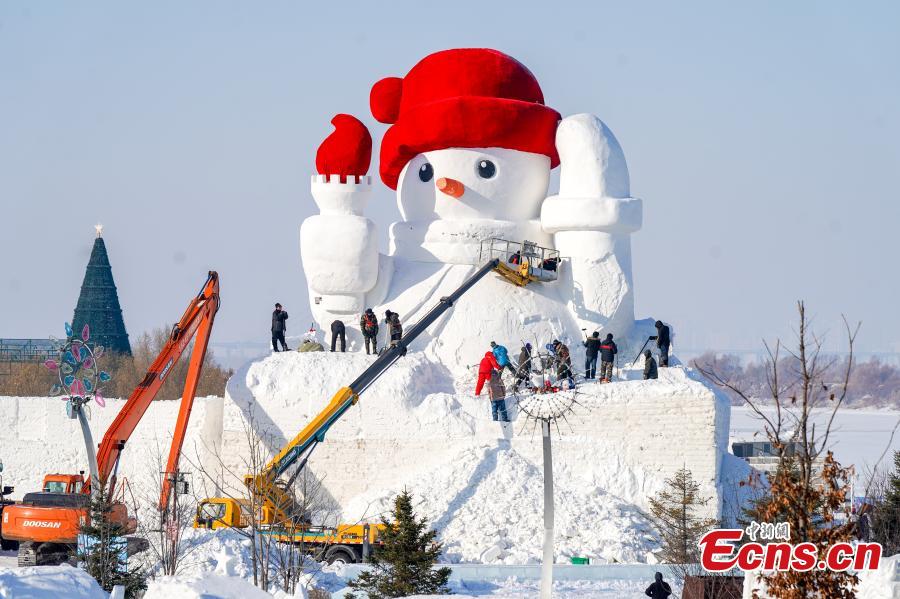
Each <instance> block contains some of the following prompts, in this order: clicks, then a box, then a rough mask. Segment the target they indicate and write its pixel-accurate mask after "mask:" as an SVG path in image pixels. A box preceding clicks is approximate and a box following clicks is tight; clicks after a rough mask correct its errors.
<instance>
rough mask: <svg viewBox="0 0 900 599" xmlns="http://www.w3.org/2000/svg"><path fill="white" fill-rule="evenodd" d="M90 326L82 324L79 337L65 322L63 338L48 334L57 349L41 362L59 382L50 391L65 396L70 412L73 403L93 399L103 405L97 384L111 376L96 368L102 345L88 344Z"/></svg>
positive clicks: (99, 387) (83, 403)
mask: <svg viewBox="0 0 900 599" xmlns="http://www.w3.org/2000/svg"><path fill="white" fill-rule="evenodd" d="M90 337H91V329H90V327H89V326H88V325H84V328H82V329H81V337H76V336H75V332H74V331H73V330H72V325H70V324H69V323H68V322H67V323H66V340H65V341H63V340H61V339H57V338H56V337H53V336H51V337H50V342H51V343H52V344H53V346H54V347H55V348H56V350H57V354H58V355H57V358H56V359H55V360H54V359H49V360H47V361H46V362H44V366H46V367H47V368H48V369H50V370H52V371H55V372H56V373H57V376H58V377H59V382H58V383H55V384H54V385H53V387H51V389H50V395H59V396H60V399H63V400H65V401H66V402H67V403H66V411H67V412H69V413H70V414H71V412H72V407H73V406H82V405H85V404H87V403H88V402H90V401H91V400H94V402H96V404H97V405H98V406H100V407H101V408H102V407H104V406H105V405H106V400H104V399H103V393H102V390H101V385H102V384H104V383H107V382H109V381H110V380H111V379H112V377H111V376H110V375H109V373H108V372H105V371H103V370H100V367H99V366H98V364H97V359H98V358H100V356H102V355H103V352H104V349H103V346H102V345H95V346H94V347H93V348H92V347H91V346H90V345H88V340H89V339H90Z"/></svg>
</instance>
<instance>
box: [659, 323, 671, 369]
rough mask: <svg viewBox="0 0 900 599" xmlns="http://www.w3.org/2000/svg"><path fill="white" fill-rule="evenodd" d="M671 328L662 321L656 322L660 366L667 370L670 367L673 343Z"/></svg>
mask: <svg viewBox="0 0 900 599" xmlns="http://www.w3.org/2000/svg"><path fill="white" fill-rule="evenodd" d="M670 334H671V333H670V331H669V327H668V326H666V325H664V324H663V322H662V321H661V320H657V321H656V347H657V348H659V366H660V367H661V368H665V367H666V366H668V365H669V345H671V343H672V339H671V337H670Z"/></svg>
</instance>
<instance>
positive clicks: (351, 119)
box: [316, 114, 372, 183]
mask: <svg viewBox="0 0 900 599" xmlns="http://www.w3.org/2000/svg"><path fill="white" fill-rule="evenodd" d="M331 124H332V125H334V131H333V132H332V133H331V135H329V136H328V137H326V138H325V141H323V142H322V143H321V145H319V150H318V151H317V152H316V170H317V171H319V174H320V175H340V176H341V183H346V182H347V177H348V176H355V177H362V176H364V175H365V174H366V173H368V172H369V163H370V162H371V160H372V136H371V135H369V130H368V129H366V126H365V125H363V124H362V122H361V121H360V120H359V119H358V118H356V117H355V116H352V115H349V114H338V115H335V117H334V118H333V119H331Z"/></svg>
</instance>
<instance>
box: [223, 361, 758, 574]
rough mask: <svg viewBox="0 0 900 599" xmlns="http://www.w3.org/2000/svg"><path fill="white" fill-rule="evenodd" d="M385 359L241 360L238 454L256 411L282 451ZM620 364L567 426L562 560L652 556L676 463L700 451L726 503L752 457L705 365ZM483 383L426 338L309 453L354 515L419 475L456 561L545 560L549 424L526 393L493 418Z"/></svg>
mask: <svg viewBox="0 0 900 599" xmlns="http://www.w3.org/2000/svg"><path fill="white" fill-rule="evenodd" d="M510 347H511V351H515V349H514V347H515V346H512V345H511V344H510ZM574 349H575V351H576V355H575V357H574V361H575V362H576V364H577V363H578V362H579V361H580V359H581V358H580V356H579V355H578V351H579V350H578V349H577V348H574ZM483 353H484V352H483V351H482V352H481V354H483ZM477 358H480V355H478V356H473V358H472V360H473V362H477ZM371 360H372V357H370V356H366V355H365V354H361V353H358V352H357V353H346V354H341V353H335V354H333V353H330V352H322V353H296V352H291V353H278V354H273V355H271V356H269V357H267V358H265V359H263V360H259V361H256V362H253V363H250V364H248V365H246V366H245V367H244V368H242V369H240V370H239V371H238V372H237V373H235V375H234V376H233V377H232V379H231V381H230V382H229V384H228V388H227V390H226V399H225V407H224V415H223V429H224V432H223V436H222V441H221V448H222V453H223V457H224V458H225V462H226V465H227V466H229V467H230V468H231V469H232V470H236V469H239V468H240V467H241V464H242V450H241V447H242V443H241V440H242V439H243V437H244V426H245V424H244V423H245V422H246V420H247V419H252V421H253V422H254V423H255V425H256V426H257V427H258V428H260V429H261V430H263V431H264V432H265V434H266V437H267V438H268V439H269V449H270V450H271V451H276V450H278V449H280V448H281V447H282V445H283V444H284V443H285V442H286V441H287V440H288V439H290V438H292V437H293V436H294V435H295V434H296V433H297V432H298V431H299V430H301V429H302V427H303V426H305V425H306V423H307V422H309V421H310V420H311V419H312V418H313V416H315V414H317V413H318V412H319V410H321V409H322V407H324V405H325V404H326V403H327V402H328V401H329V400H330V399H331V396H332V395H333V394H334V393H335V392H336V391H337V390H338V389H339V388H340V387H341V386H343V385H346V384H348V383H349V382H350V381H352V380H353V379H354V378H355V377H356V376H357V375H358V374H359V373H361V372H362V371H363V370H364V369H365V367H366V366H368V365H369V364H370V363H371ZM620 375H621V376H622V377H623V378H627V379H631V380H623V381H620V382H616V383H614V384H609V385H600V384H597V383H589V384H583V385H581V386H580V388H579V395H578V401H579V404H580V405H579V406H576V408H575V412H574V413H573V414H569V415H568V417H567V418H568V420H567V421H564V422H560V427H559V430H558V431H554V436H553V447H554V484H555V491H556V495H555V496H556V531H557V536H556V538H557V556H558V560H559V561H565V560H567V559H568V558H569V557H570V556H576V555H577V556H588V557H592V558H595V559H597V560H601V561H618V562H643V561H645V560H646V559H648V558H647V554H648V553H649V552H650V551H651V550H652V549H653V548H654V547H655V541H654V539H653V536H652V534H648V533H647V532H646V531H647V530H648V525H647V522H646V520H645V518H644V517H643V516H642V514H641V511H642V510H645V509H646V506H647V498H648V497H649V496H651V495H653V494H654V493H656V492H657V491H658V490H659V489H660V488H661V487H662V481H663V480H664V479H665V477H666V476H668V475H670V474H671V473H672V472H674V471H675V470H677V469H678V468H680V467H681V466H682V465H683V464H685V463H687V464H688V465H689V467H691V468H692V470H693V471H694V473H695V476H696V477H697V479H698V480H700V481H701V484H702V485H703V489H704V491H705V493H706V494H707V495H708V496H711V497H713V499H714V500H713V501H712V502H711V503H710V506H709V509H710V510H711V513H713V514H715V513H717V512H718V510H719V508H720V502H721V496H720V495H721V494H720V492H719V487H718V483H719V481H720V480H722V479H723V478H725V477H727V476H731V475H732V474H731V473H732V472H733V471H734V468H735V467H737V468H738V471H739V472H740V473H741V476H743V475H744V474H745V471H743V470H740V468H741V467H744V468H745V464H744V463H743V462H741V461H739V460H729V459H728V457H727V456H725V455H724V448H725V444H726V442H727V428H728V424H727V422H728V405H727V400H725V399H724V398H723V397H721V396H718V395H716V394H715V393H714V392H713V391H712V390H711V389H710V388H709V387H708V386H707V385H706V384H704V383H703V382H702V381H701V380H699V379H698V378H697V377H696V376H695V375H694V374H693V373H691V372H689V371H688V370H686V369H683V368H670V369H668V370H666V369H662V370H661V378H660V379H659V380H658V381H641V380H634V379H635V378H639V376H640V373H639V372H638V371H636V370H635V371H628V370H625V371H622V372H621V373H620ZM474 383H475V380H474V370H466V371H464V374H463V375H462V376H454V374H453V373H451V372H449V371H448V369H447V368H446V367H444V365H443V364H441V363H438V362H435V361H433V360H431V359H430V358H429V355H428V352H427V351H426V352H423V351H412V352H410V353H409V354H408V355H407V356H406V357H404V358H403V359H402V360H401V361H399V362H398V363H397V364H396V365H395V366H393V367H392V368H391V370H390V371H389V372H388V373H386V374H385V375H384V376H383V377H382V378H380V379H379V380H378V381H377V382H376V383H375V384H373V385H372V386H371V387H370V388H369V389H368V390H367V391H366V392H365V393H364V394H363V396H362V397H361V398H360V401H359V403H358V404H357V405H356V406H354V407H353V408H351V409H350V410H349V411H348V412H347V414H346V415H345V416H344V417H343V418H342V419H341V420H339V421H338V422H337V423H336V424H335V425H334V426H333V427H332V429H331V430H330V431H329V432H328V434H327V435H326V438H325V442H324V443H323V444H322V445H320V446H319V447H318V448H317V449H316V450H315V453H314V454H313V456H312V459H311V460H310V463H309V466H308V468H309V469H310V471H311V472H312V473H313V474H314V475H316V476H318V477H319V478H321V479H322V481H323V485H324V487H325V489H326V490H327V491H328V492H329V493H330V494H331V498H332V499H333V500H334V503H335V504H336V505H337V506H339V507H340V509H341V511H342V512H343V514H342V515H343V520H344V521H347V522H356V521H360V520H367V521H370V522H374V521H377V520H378V517H379V516H380V515H382V514H385V513H387V512H388V511H389V507H390V502H391V499H392V498H393V497H394V496H395V495H396V494H397V493H398V492H399V491H400V490H402V489H403V488H407V489H409V490H410V491H411V492H412V493H413V495H414V497H415V500H416V509H417V511H418V513H419V515H420V516H424V517H425V518H427V519H428V520H429V522H430V523H431V524H432V526H434V528H435V529H436V530H438V531H439V534H440V538H441V540H442V541H444V543H445V554H444V558H445V560H446V561H449V562H476V563H506V564H525V563H536V561H537V560H538V559H539V557H540V547H541V539H542V534H543V532H542V512H543V496H542V493H543V473H542V458H541V438H540V432H539V429H536V427H535V425H534V423H533V421H529V420H527V419H526V418H524V416H523V414H522V413H520V412H518V411H517V410H516V405H515V402H514V401H513V400H512V399H510V400H508V401H507V403H508V405H509V411H510V415H511V417H512V419H513V422H512V423H511V424H509V425H506V426H503V427H501V425H500V424H499V423H495V422H492V421H491V420H490V409H489V402H488V400H487V398H486V397H484V396H482V397H474V396H473V395H472V393H473V387H474ZM244 446H246V443H244Z"/></svg>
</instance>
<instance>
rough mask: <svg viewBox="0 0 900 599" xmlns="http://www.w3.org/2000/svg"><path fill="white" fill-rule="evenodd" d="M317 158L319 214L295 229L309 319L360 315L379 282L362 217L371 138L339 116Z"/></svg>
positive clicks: (368, 225) (371, 227) (370, 232)
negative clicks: (321, 315)
mask: <svg viewBox="0 0 900 599" xmlns="http://www.w3.org/2000/svg"><path fill="white" fill-rule="evenodd" d="M332 123H333V124H334V125H335V131H334V132H333V133H332V134H331V135H330V136H329V137H328V138H327V139H326V140H325V141H324V142H323V143H322V145H321V146H320V147H319V151H318V153H317V155H316V168H317V170H318V171H319V173H320V174H318V175H314V176H313V177H312V183H311V191H312V196H313V199H314V200H315V202H316V205H317V206H318V208H319V214H317V215H314V216H311V217H309V218H307V219H306V220H305V221H303V224H302V225H301V227H300V255H301V259H302V261H303V270H304V272H305V273H306V279H307V283H308V286H309V293H310V305H311V306H312V308H313V313H314V314H319V313H322V312H327V313H328V314H332V315H348V314H359V313H361V312H362V311H363V310H364V309H365V308H366V305H365V302H366V294H368V293H369V292H370V291H372V290H373V289H374V288H375V287H376V285H377V283H378V277H379V271H381V270H382V268H381V267H380V264H379V263H380V261H381V259H380V258H379V253H378V236H377V231H376V229H375V223H373V222H372V221H371V220H370V219H368V218H366V217H365V216H364V214H363V213H364V211H365V207H366V204H367V203H368V200H369V197H370V196H371V194H372V178H371V177H369V176H367V175H366V171H368V167H369V160H370V157H371V148H372V138H371V136H369V132H368V130H367V129H366V128H365V126H364V125H363V124H362V123H361V122H359V121H358V120H357V119H355V118H353V117H351V116H349V115H338V116H336V117H335V118H334V120H332Z"/></svg>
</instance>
